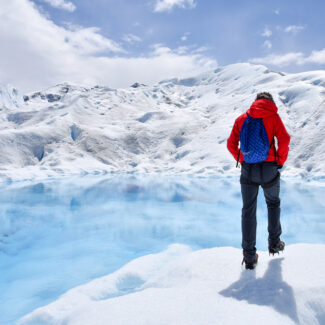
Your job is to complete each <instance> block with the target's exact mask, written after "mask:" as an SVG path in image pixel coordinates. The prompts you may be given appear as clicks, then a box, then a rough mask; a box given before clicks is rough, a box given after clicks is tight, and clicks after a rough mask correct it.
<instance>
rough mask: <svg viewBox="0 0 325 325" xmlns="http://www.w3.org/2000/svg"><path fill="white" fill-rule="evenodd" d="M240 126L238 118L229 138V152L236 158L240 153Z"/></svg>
mask: <svg viewBox="0 0 325 325" xmlns="http://www.w3.org/2000/svg"><path fill="white" fill-rule="evenodd" d="M238 146H239V127H238V122H237V120H236V121H235V123H234V126H233V128H232V131H231V133H230V136H229V138H228V140H227V148H228V150H229V152H230V153H231V154H232V155H233V157H234V158H235V160H237V158H238V153H239V147H238Z"/></svg>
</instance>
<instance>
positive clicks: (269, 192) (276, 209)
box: [263, 177, 282, 246]
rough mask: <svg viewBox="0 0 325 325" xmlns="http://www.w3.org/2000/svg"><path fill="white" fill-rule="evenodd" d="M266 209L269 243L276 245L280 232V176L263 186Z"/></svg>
mask: <svg viewBox="0 0 325 325" xmlns="http://www.w3.org/2000/svg"><path fill="white" fill-rule="evenodd" d="M263 190H264V196H265V201H266V204H267V211H268V231H269V245H271V246H273V245H276V244H277V243H278V242H279V240H280V235H281V233H282V230H281V223H280V197H279V195H280V177H278V178H277V181H276V182H275V183H274V184H273V185H272V186H269V187H268V186H265V187H263Z"/></svg>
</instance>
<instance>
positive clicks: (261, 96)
mask: <svg viewBox="0 0 325 325" xmlns="http://www.w3.org/2000/svg"><path fill="white" fill-rule="evenodd" d="M258 99H268V100H270V101H271V102H272V103H274V99H273V97H272V95H271V94H270V93H268V92H266V91H264V92H262V93H258V94H257V96H256V100H258Z"/></svg>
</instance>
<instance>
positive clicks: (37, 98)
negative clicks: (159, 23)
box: [0, 63, 325, 179]
mask: <svg viewBox="0 0 325 325" xmlns="http://www.w3.org/2000/svg"><path fill="white" fill-rule="evenodd" d="M324 87H325V71H312V72H304V73H298V74H283V73H277V72H273V71H270V70H269V69H267V68H266V67H264V66H261V65H252V64H248V63H241V64H233V65H229V66H225V67H221V68H219V69H217V70H215V71H210V72H207V73H204V74H201V75H198V76H196V77H193V78H187V79H178V78H175V79H171V80H165V81H162V82H160V83H158V84H156V85H153V86H146V85H143V84H140V83H136V84H134V85H132V86H131V87H130V88H126V89H111V88H107V87H101V86H95V87H93V88H85V87H79V86H73V85H71V84H68V83H64V84H59V85H57V86H55V87H51V88H49V89H46V90H44V91H40V92H36V93H33V94H28V95H25V96H20V95H19V93H18V92H17V91H16V90H14V89H13V88H12V87H11V88H10V87H5V88H1V90H0V91H1V92H0V110H1V111H0V113H1V115H0V116H1V118H0V123H1V131H0V146H1V158H0V168H1V172H0V177H1V178H2V179H25V178H33V179H34V178H42V177H47V176H57V175H63V174H64V175H66V174H79V173H105V172H120V171H122V172H153V173H156V172H163V173H196V174H204V175H206V174H216V175H234V174H239V169H236V168H235V161H234V160H233V158H232V156H231V155H230V154H229V153H228V151H227V148H226V140H227V138H228V136H229V134H230V131H231V128H232V125H233V123H234V120H235V118H236V117H237V116H239V115H240V114H241V113H243V112H245V111H246V110H247V109H248V108H249V106H250V104H251V103H252V102H253V100H254V99H255V96H256V93H257V92H260V91H269V92H271V93H272V94H273V96H274V98H275V101H276V104H277V106H278V108H279V114H280V116H281V117H282V119H283V121H284V123H285V125H286V127H287V130H288V132H289V133H290V135H291V144H290V153H289V158H288V161H287V163H286V166H285V168H284V171H283V173H284V174H285V175H287V176H297V175H300V176H302V177H317V178H318V177H323V176H324V175H325V164H324V160H325V144H324V141H323V137H324V135H325V120H324V108H325V88H324Z"/></svg>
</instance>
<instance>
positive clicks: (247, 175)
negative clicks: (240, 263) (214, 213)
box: [240, 162, 282, 261]
mask: <svg viewBox="0 0 325 325" xmlns="http://www.w3.org/2000/svg"><path fill="white" fill-rule="evenodd" d="M240 184H241V193H242V198H243V208H242V247H243V254H244V258H245V260H247V261H251V260H253V259H254V258H255V253H256V247H255V246H256V225H257V223H256V206H257V194H258V189H259V186H260V185H261V186H262V188H263V191H264V196H265V201H266V204H267V210H268V232H269V238H268V240H269V245H273V244H277V243H278V241H279V240H280V235H281V232H282V231H281V224H280V197H279V194H280V173H279V171H278V168H277V164H276V163H275V162H262V163H258V164H247V163H243V164H242V169H241V176H240Z"/></svg>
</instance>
